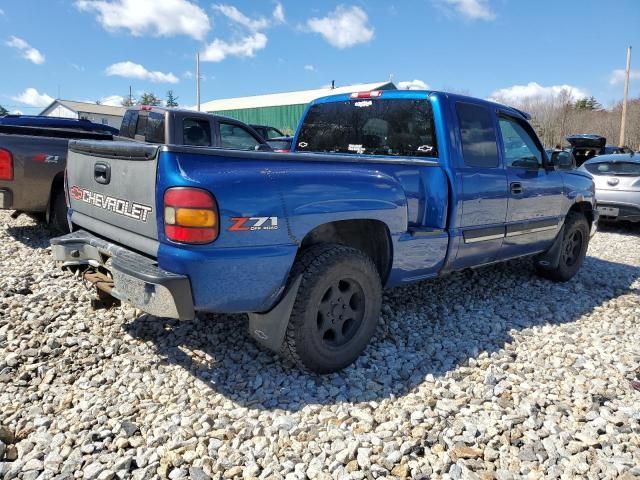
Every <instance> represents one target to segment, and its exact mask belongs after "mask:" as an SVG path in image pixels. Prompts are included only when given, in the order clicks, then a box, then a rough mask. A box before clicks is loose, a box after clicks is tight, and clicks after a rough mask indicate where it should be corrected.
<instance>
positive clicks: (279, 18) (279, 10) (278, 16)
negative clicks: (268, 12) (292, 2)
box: [272, 2, 286, 23]
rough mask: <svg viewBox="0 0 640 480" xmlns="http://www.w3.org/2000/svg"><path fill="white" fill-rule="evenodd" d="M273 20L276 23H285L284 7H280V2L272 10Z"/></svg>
mask: <svg viewBox="0 0 640 480" xmlns="http://www.w3.org/2000/svg"><path fill="white" fill-rule="evenodd" d="M272 15H273V19H274V20H275V21H276V22H277V23H284V22H286V19H285V18H284V7H283V6H282V4H281V3H280V2H278V3H277V4H276V8H275V9H274V10H273V14H272Z"/></svg>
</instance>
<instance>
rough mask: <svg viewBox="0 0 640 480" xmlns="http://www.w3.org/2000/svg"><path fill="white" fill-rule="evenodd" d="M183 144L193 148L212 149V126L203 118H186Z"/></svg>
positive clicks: (183, 126)
mask: <svg viewBox="0 0 640 480" xmlns="http://www.w3.org/2000/svg"><path fill="white" fill-rule="evenodd" d="M182 143H183V144H184V145H191V146H193V147H210V146H211V124H210V123H209V122H208V121H207V120H203V119H201V118H185V119H184V120H183V121H182Z"/></svg>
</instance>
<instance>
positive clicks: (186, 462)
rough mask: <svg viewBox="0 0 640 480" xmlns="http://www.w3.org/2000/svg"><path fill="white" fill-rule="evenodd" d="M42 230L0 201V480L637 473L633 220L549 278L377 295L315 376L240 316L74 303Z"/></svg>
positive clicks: (637, 232) (499, 278) (638, 370)
mask: <svg viewBox="0 0 640 480" xmlns="http://www.w3.org/2000/svg"><path fill="white" fill-rule="evenodd" d="M48 235H49V232H48V231H47V230H46V229H44V228H43V227H42V226H40V225H38V224H35V223H33V222H32V221H31V220H30V219H28V218H26V217H24V216H23V217H20V218H19V219H18V220H12V219H10V218H9V215H8V213H7V212H0V271H1V272H2V276H1V277H0V458H2V460H3V461H0V478H2V477H4V478H5V479H13V478H22V479H29V480H35V479H50V478H61V479H62V478H78V479H88V480H90V479H98V480H109V479H114V478H120V479H124V478H134V479H149V478H170V479H181V478H194V479H207V478H274V479H278V478H285V479H304V478H306V477H308V478H311V479H316V478H318V479H324V478H327V479H329V478H339V479H342V478H353V479H363V478H392V477H396V478H451V479H478V478H481V479H493V478H496V479H501V480H502V479H511V478H527V479H537V478H624V479H632V478H636V477H638V476H640V392H638V391H636V390H634V389H633V388H632V387H631V382H632V381H634V380H636V379H638V376H639V375H640V330H639V329H638V322H639V320H640V299H639V295H638V292H639V291H640V290H639V289H640V229H638V228H636V229H632V228H618V227H615V228H609V229H607V230H606V231H604V232H600V233H599V234H598V235H597V236H596V237H595V239H594V240H593V242H592V244H591V246H590V249H589V257H588V258H587V260H586V263H585V265H584V267H583V269H582V270H581V272H580V273H579V275H578V276H577V277H576V278H575V279H574V280H572V281H571V282H569V283H566V284H553V283H550V282H548V281H545V280H542V279H540V278H538V277H536V276H535V275H534V274H533V270H532V267H531V265H530V263H529V262H528V261H515V262H510V263H508V264H505V265H498V266H494V267H488V268H484V269H480V270H477V271H472V272H463V273H459V274H455V275H451V276H448V277H446V278H443V279H440V280H436V281H431V282H424V283H420V284H417V285H412V286H409V287H405V288H398V289H395V290H392V291H389V292H387V293H386V294H385V299H384V306H383V315H382V319H381V322H380V326H379V328H378V331H377V334H376V338H375V339H374V341H373V342H372V344H371V345H370V347H369V348H368V349H367V350H366V353H365V354H364V355H363V356H362V357H361V358H360V359H359V360H358V361H357V363H356V364H355V365H354V366H353V367H350V368H348V369H347V370H345V371H344V372H341V373H339V374H333V375H330V376H326V377H315V376H309V375H304V374H301V373H299V372H297V371H295V370H290V369H289V368H287V367H286V366H283V365H282V363H281V361H280V360H279V359H278V358H277V357H275V356H273V355H272V354H270V353H269V352H266V351H264V350H262V349H260V348H259V347H257V346H256V344H255V343H253V341H252V340H250V339H249V338H248V337H247V336H246V335H245V334H244V331H245V330H246V319H245V318H244V317H243V316H217V317H215V318H213V317H204V316H203V317H202V318H199V319H197V320H195V321H192V322H178V321H172V320H165V319H158V318H153V317H149V316H146V315H143V316H141V317H136V315H135V312H134V310H133V309H131V308H129V307H122V308H116V309H113V310H111V311H99V312H93V311H91V309H90V308H89V298H90V292H88V291H86V290H85V289H84V288H83V287H82V286H81V285H80V283H79V282H78V281H77V280H76V279H74V278H72V275H71V273H68V272H67V273H64V272H62V271H61V270H59V269H57V268H55V266H54V263H53V261H52V259H51V254H50V251H49V249H48Z"/></svg>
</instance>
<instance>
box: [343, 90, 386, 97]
mask: <svg viewBox="0 0 640 480" xmlns="http://www.w3.org/2000/svg"><path fill="white" fill-rule="evenodd" d="M380 96H382V91H381V90H372V91H370V92H353V93H352V94H351V98H377V97H380Z"/></svg>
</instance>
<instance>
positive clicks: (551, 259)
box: [533, 225, 564, 270]
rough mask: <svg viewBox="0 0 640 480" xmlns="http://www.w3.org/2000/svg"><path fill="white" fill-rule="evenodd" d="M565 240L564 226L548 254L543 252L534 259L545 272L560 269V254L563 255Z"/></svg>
mask: <svg viewBox="0 0 640 480" xmlns="http://www.w3.org/2000/svg"><path fill="white" fill-rule="evenodd" d="M563 238H564V225H562V227H561V228H560V231H559V232H558V235H557V236H556V239H555V240H554V241H553V244H552V245H551V247H550V248H549V250H547V251H546V252H542V253H541V254H539V255H536V256H535V257H534V259H533V260H534V262H535V264H536V265H537V266H538V267H540V268H543V269H545V270H553V269H555V268H558V265H559V264H560V254H561V253H562V239H563Z"/></svg>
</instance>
